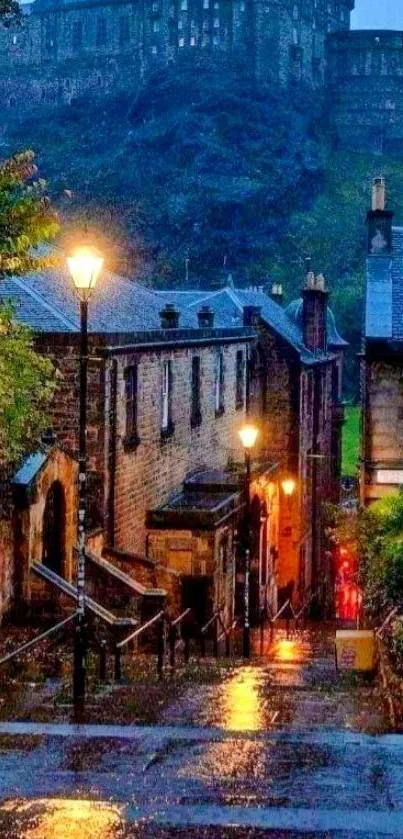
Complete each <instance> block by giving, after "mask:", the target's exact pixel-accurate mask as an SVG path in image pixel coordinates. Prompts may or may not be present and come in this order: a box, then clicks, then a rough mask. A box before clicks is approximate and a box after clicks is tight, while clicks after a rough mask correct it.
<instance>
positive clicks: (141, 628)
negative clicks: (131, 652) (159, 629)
mask: <svg viewBox="0 0 403 839" xmlns="http://www.w3.org/2000/svg"><path fill="white" fill-rule="evenodd" d="M163 617H164V611H163V610H161V612H158V614H157V615H154V617H153V618H150V620H149V621H147V623H143V624H142V626H139V628H138V629H136V630H135V631H134V632H132V633H131V634H130V635H128V636H127V638H124V639H123V641H119V643H118V644H116V649H117V650H121V649H122V647H125V646H126V644H129V643H130V641H134V639H135V638H138V637H139V635H141V634H142V633H143V632H145V630H146V629H149V628H150V626H153V625H154V624H155V623H157V622H158V621H160V620H162V618H163Z"/></svg>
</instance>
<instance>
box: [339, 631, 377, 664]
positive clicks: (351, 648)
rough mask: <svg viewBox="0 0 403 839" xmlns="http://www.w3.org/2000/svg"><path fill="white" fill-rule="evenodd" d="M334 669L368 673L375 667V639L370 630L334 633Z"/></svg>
mask: <svg viewBox="0 0 403 839" xmlns="http://www.w3.org/2000/svg"><path fill="white" fill-rule="evenodd" d="M336 667H337V669H338V670H355V671H360V672H365V673H370V672H372V671H373V670H375V667H376V638H375V633H374V632H373V631H372V630H371V629H340V630H338V632H336Z"/></svg>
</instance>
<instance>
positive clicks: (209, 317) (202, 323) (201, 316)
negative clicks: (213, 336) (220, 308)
mask: <svg viewBox="0 0 403 839" xmlns="http://www.w3.org/2000/svg"><path fill="white" fill-rule="evenodd" d="M197 320H198V322H199V328H200V329H212V328H213V326H214V312H213V311H212V310H211V309H210V306H202V307H201V309H200V310H199V311H198V313H197Z"/></svg>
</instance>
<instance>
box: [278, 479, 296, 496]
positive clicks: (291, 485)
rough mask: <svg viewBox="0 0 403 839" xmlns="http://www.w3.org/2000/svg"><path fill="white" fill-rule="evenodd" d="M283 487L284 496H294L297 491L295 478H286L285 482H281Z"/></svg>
mask: <svg viewBox="0 0 403 839" xmlns="http://www.w3.org/2000/svg"><path fill="white" fill-rule="evenodd" d="M281 486H282V487H283V492H284V495H288V496H289V497H290V496H291V495H293V494H294V491H295V481H294V478H285V480H284V481H282V482H281Z"/></svg>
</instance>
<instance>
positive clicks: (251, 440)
mask: <svg viewBox="0 0 403 839" xmlns="http://www.w3.org/2000/svg"><path fill="white" fill-rule="evenodd" d="M239 436H240V438H241V443H242V445H243V447H244V450H245V466H246V474H245V502H246V503H245V518H244V528H245V588H244V625H243V639H242V652H243V657H244V658H250V623H249V612H250V603H249V577H250V485H251V450H252V449H253V447H254V445H255V444H256V441H257V438H258V436H259V429H258V428H257V427H256V426H255V425H252V424H251V423H247V424H246V425H244V426H243V427H242V428H241V429H240V431H239Z"/></svg>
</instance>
